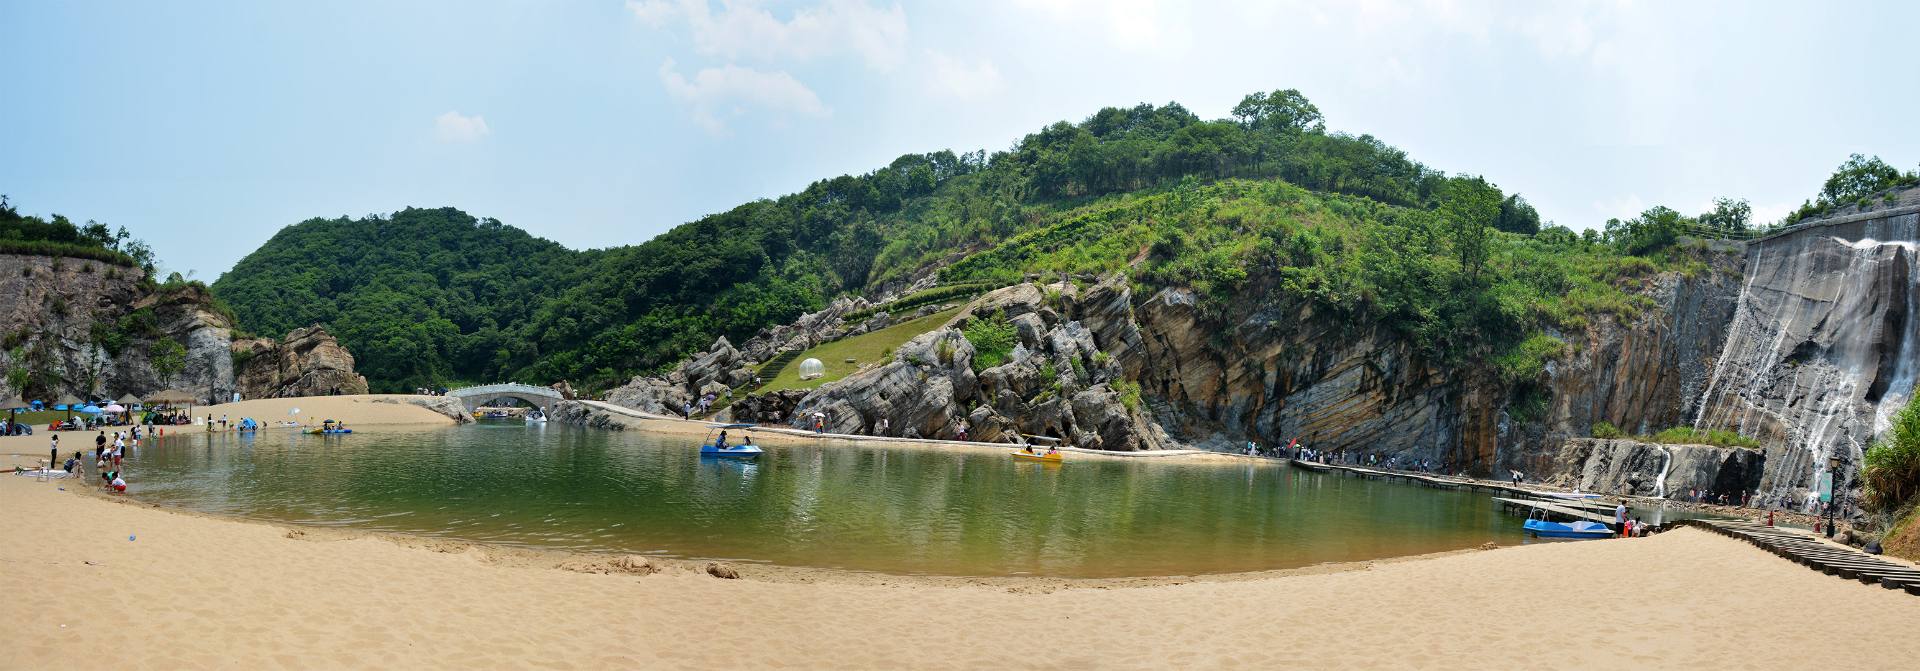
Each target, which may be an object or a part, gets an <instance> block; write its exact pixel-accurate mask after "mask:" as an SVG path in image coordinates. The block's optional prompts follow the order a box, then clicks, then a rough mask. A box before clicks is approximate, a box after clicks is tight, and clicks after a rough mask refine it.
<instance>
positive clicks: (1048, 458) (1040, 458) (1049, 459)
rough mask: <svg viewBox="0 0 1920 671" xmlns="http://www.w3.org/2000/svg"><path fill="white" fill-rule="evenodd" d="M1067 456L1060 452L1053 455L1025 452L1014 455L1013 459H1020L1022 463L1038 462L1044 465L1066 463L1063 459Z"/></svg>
mask: <svg viewBox="0 0 1920 671" xmlns="http://www.w3.org/2000/svg"><path fill="white" fill-rule="evenodd" d="M1065 456H1066V455H1064V454H1061V453H1059V452H1055V453H1053V454H1040V453H1035V452H1024V451H1022V452H1014V453H1013V458H1015V459H1019V460H1021V461H1037V462H1040V463H1043V464H1057V463H1060V462H1062V461H1064V459H1062V457H1065Z"/></svg>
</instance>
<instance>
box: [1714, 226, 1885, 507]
mask: <svg viewBox="0 0 1920 671" xmlns="http://www.w3.org/2000/svg"><path fill="white" fill-rule="evenodd" d="M1910 195H1911V194H1910ZM1917 243H1920V214H1914V213H1906V214H1899V213H1895V214H1892V215H1889V216H1874V215H1873V213H1865V214H1862V215H1857V216H1855V217H1852V218H1848V217H1841V218H1838V219H1836V220H1833V221H1831V222H1829V223H1816V224H1813V225H1810V226H1807V227H1805V228H1802V229H1797V230H1794V231H1792V232H1789V233H1785V234H1781V235H1778V236H1775V237H1772V238H1768V239H1763V240H1761V241H1758V242H1755V243H1754V244H1753V245H1752V246H1751V248H1750V250H1749V251H1748V253H1747V266H1748V268H1747V279H1746V283H1745V286H1744V288H1743V291H1742V293H1741V297H1740V303H1739V306H1738V309H1737V311H1736V315H1735V316H1734V317H1733V319H1732V326H1731V327H1730V336H1729V338H1728V339H1727V342H1726V346H1725V349H1724V351H1723V352H1721V353H1720V356H1719V358H1718V362H1717V366H1716V367H1715V369H1714V370H1713V373H1712V375H1711V377H1710V379H1709V382H1708V384H1707V385H1706V388H1705V391H1704V392H1703V393H1702V394H1701V396H1700V400H1699V402H1698V403H1697V404H1695V407H1694V413H1693V415H1692V417H1691V418H1690V419H1691V420H1692V421H1693V422H1694V423H1695V424H1697V425H1698V426H1701V427H1703V428H1720V429H1730V430H1735V431H1739V432H1741V433H1743V434H1746V435H1750V436H1754V437H1756V438H1759V439H1760V440H1761V441H1762V444H1763V445H1766V446H1767V460H1768V473H1767V477H1766V479H1765V481H1764V482H1763V483H1762V488H1763V489H1765V490H1767V491H1768V492H1769V493H1772V494H1775V495H1777V496H1781V497H1792V496H1795V495H1796V494H1798V493H1801V492H1804V491H1805V490H1806V489H1807V488H1809V487H1811V486H1812V485H1813V483H1814V480H1815V477H1816V475H1817V474H1818V473H1819V472H1820V471H1822V470H1824V469H1825V466H1826V462H1827V457H1828V455H1835V456H1838V457H1839V458H1840V460H1841V462H1842V464H1843V466H1842V471H1841V477H1840V482H1841V485H1842V488H1847V486H1846V485H1847V483H1848V482H1849V481H1850V480H1851V477H1850V475H1851V474H1853V473H1855V472H1857V469H1858V467H1859V465H1860V461H1861V453H1862V450H1863V449H1864V448H1865V447H1866V446H1867V445H1869V444H1870V443H1871V441H1872V438H1873V435H1874V434H1875V433H1876V432H1877V431H1879V430H1882V429H1883V428H1884V427H1885V425H1886V421H1887V418H1888V417H1889V416H1890V415H1891V414H1892V412H1893V411H1895V410H1897V409H1898V408H1899V407H1901V406H1902V405H1904V404H1905V403H1906V401H1907V399H1908V398H1910V397H1911V395H1912V393H1913V388H1914V372H1915V369H1916V367H1920V347H1916V345H1917V344H1920V317H1917V316H1916V309H1915V300H1916V294H1920V283H1916V277H1915V274H1916V273H1915V265H1916V255H1915V247H1916V244H1917Z"/></svg>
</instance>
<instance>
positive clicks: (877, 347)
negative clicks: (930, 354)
mask: <svg viewBox="0 0 1920 671" xmlns="http://www.w3.org/2000/svg"><path fill="white" fill-rule="evenodd" d="M959 311H960V309H959V308H953V309H950V310H945V311H942V312H936V313H934V314H930V315H927V316H925V317H921V318H919V319H912V320H908V321H904V322H901V323H898V324H894V325H893V326H889V327H887V328H883V329H880V330H878V331H874V332H872V333H864V334H861V335H857V336H854V337H851V338H842V339H840V340H836V341H833V342H830V343H827V344H824V345H821V346H819V347H815V348H813V349H810V350H807V351H805V352H802V353H801V354H800V356H798V357H796V358H794V360H793V363H789V364H787V367H786V368H785V369H782V370H781V371H780V374H779V375H777V376H775V377H774V378H773V380H772V381H770V382H768V383H767V385H766V386H765V387H762V388H761V391H763V392H765V391H778V390H781V389H817V388H819V387H820V385H823V384H826V383H828V382H832V381H834V380H838V379H841V378H844V377H846V376H848V375H852V374H853V373H854V372H855V371H858V370H859V369H860V366H862V365H864V364H870V363H880V362H882V361H883V360H884V359H885V358H887V357H890V356H892V354H893V350H895V349H898V348H899V347H900V345H902V344H905V343H906V342H907V341H908V340H912V339H913V338H914V336H917V335H920V334H922V333H926V332H928V331H931V330H934V329H936V328H939V327H940V325H941V324H944V323H946V321H947V320H948V319H952V318H953V316H954V315H955V314H957V313H959ZM809 358H813V359H819V360H820V363H822V364H825V365H826V371H827V374H826V375H823V376H820V377H818V378H814V379H812V380H805V381H803V380H801V379H800V362H802V361H806V360H807V359H809ZM847 359H853V360H854V362H853V363H847V362H846V360H847Z"/></svg>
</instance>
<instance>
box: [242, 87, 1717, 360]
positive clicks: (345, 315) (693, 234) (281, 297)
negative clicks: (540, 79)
mask: <svg viewBox="0 0 1920 671" xmlns="http://www.w3.org/2000/svg"><path fill="white" fill-rule="evenodd" d="M1656 210H1664V208H1656ZM1666 212H1671V211H1670V210H1666ZM1662 216H1663V215H1659V213H1658V212H1655V211H1654V210H1650V211H1649V213H1648V216H1644V217H1642V218H1637V219H1633V220H1629V221H1626V222H1615V224H1616V225H1617V228H1618V231H1617V232H1616V231H1612V230H1611V229H1610V233H1609V236H1608V237H1605V238H1602V237H1598V236H1594V235H1592V234H1589V235H1587V236H1585V237H1582V236H1577V235H1574V234H1573V233H1572V232H1571V231H1569V230H1567V229H1564V228H1550V229H1548V230H1546V231H1544V232H1542V231H1541V230H1540V221H1539V218H1538V215H1536V214H1535V213H1534V211H1533V208H1531V207H1530V206H1528V205H1527V203H1526V201H1525V200H1524V199H1521V198H1520V197H1519V196H1517V195H1510V194H1506V193H1504V192H1502V191H1501V190H1500V189H1499V188H1498V187H1496V186H1494V185H1493V184H1490V183H1488V182H1487V181H1485V180H1483V179H1481V178H1478V177H1470V176H1462V175H1451V176H1450V175H1447V174H1444V173H1442V172H1440V171H1438V170H1434V169H1432V168H1429V167H1427V166H1424V165H1422V164H1420V163H1418V162H1415V161H1413V160H1411V159H1409V158H1408V157H1407V156H1406V155H1405V153H1404V152H1401V151H1400V150H1398V149H1395V148H1393V147H1391V146H1389V145H1387V144H1385V143H1383V142H1381V141H1379V140H1377V139H1375V138H1373V137H1371V136H1367V135H1360V136H1353V135H1347V134H1343V133H1333V132H1328V131H1326V130H1325V125H1324V123H1323V122H1322V120H1321V118H1320V113H1319V111H1318V109H1316V108H1315V107H1314V106H1313V105H1312V104H1311V103H1310V102H1308V101H1307V100H1306V98H1304V97H1302V96H1300V95H1299V94H1298V93H1297V92H1294V91H1276V92H1273V93H1270V94H1254V95H1250V96H1248V97H1247V99H1246V100H1245V101H1244V102H1243V103H1242V104H1241V105H1240V106H1238V107H1236V108H1235V109H1234V118H1232V119H1222V120H1213V121H1208V120H1203V119H1201V118H1199V117H1198V116H1197V115H1194V114H1193V113H1191V112H1189V111H1188V110H1187V109H1185V108H1184V107H1181V106H1180V105H1178V104H1167V105H1164V106H1154V105H1144V104H1143V105H1138V106H1134V107H1130V108H1117V107H1115V108H1107V109H1103V110H1100V111H1098V112H1096V113H1094V114H1093V115H1092V116H1090V117H1088V118H1086V119H1085V120H1083V121H1081V122H1079V123H1068V122H1060V123H1055V124H1052V125H1050V126H1047V127H1046V128H1043V129H1041V130H1040V131H1038V132H1036V133H1033V134H1031V135H1028V136H1026V137H1024V138H1022V139H1021V140H1020V141H1019V142H1018V143H1016V144H1015V145H1014V147H1013V148H1012V149H1010V150H1008V151H1003V152H996V153H993V154H991V155H989V154H987V153H985V152H971V153H964V154H956V153H953V152H951V151H939V152H934V153H929V154H909V155H906V156H902V157H900V158H899V159H897V160H895V161H894V162H893V163H892V164H890V165H888V166H886V167H883V168H880V169H878V170H875V171H873V172H870V173H867V174H864V175H858V176H851V175H847V176H840V177H835V178H832V179H827V180H822V181H818V182H815V183H813V184H811V185H809V186H808V187H807V188H806V189H804V190H802V191H800V192H799V193H795V194H790V195H787V196H783V197H780V198H777V199H770V200H758V201H754V202H751V203H747V204H744V205H740V206H738V207H735V208H733V209H731V210H728V211H726V212H722V213H719V214H714V215H711V216H707V217H704V218H701V219H699V220H696V221H693V222H689V223H686V224H683V225H681V226H679V227H676V228H674V229H673V230H671V231H668V232H667V233H664V234H662V235H660V236H659V237H656V238H654V239H652V240H649V241H647V242H645V243H642V244H638V245H632V246H627V247H619V248H613V249H608V250H600V251H591V252H573V251H570V250H566V249H564V248H561V247H560V246H558V245H556V244H554V243H551V242H548V241H545V240H539V239H537V238H533V237H531V236H528V235H527V234H526V233H524V232H523V231H520V230H518V229H515V228H513V227H510V226H505V225H502V224H500V223H499V222H496V221H493V220H476V219H475V218H473V217H472V216H469V215H466V214H464V213H461V212H458V211H456V210H451V209H439V210H406V211H403V212H399V213H396V214H394V215H392V216H391V217H370V218H362V219H351V220H350V219H333V220H312V221H308V222H304V223H301V224H299V225H296V226H292V227H289V228H287V229H286V230H283V231H281V233H280V234H279V235H276V236H275V237H274V238H273V240H271V241H269V242H268V243H267V245H265V246H264V247H262V248H261V249H260V250H259V251H257V252H255V253H253V254H252V255H249V256H248V257H247V258H246V259H244V260H242V261H241V262H240V264H239V265H236V266H235V268H234V269H233V271H231V272H229V273H227V274H226V275H225V276H223V277H222V278H220V280H219V281H218V282H216V283H215V284H214V290H215V292H216V293H217V295H219V296H220V297H221V298H223V299H225V300H226V301H227V302H228V303H229V304H231V305H232V306H233V307H234V310H235V311H236V312H237V313H238V314H239V316H240V320H241V322H242V325H243V326H245V327H247V328H249V329H252V330H255V331H259V332H283V331H284V330H286V329H288V328H291V327H293V326H299V325H304V324H306V323H310V322H314V321H319V322H325V323H328V324H329V325H330V326H331V328H332V331H333V332H334V333H336V334H338V335H339V337H340V338H341V340H342V341H343V342H344V343H345V344H346V345H347V347H348V348H350V349H351V350H352V351H353V352H354V353H355V355H356V356H357V357H359V359H360V369H361V370H362V372H364V373H365V374H366V375H367V376H368V378H369V379H370V380H372V381H373V383H374V385H375V387H376V388H384V389H396V388H407V387H412V386H423V385H432V384H441V383H447V382H452V381H459V380H486V379H509V378H510V379H517V380H521V381H528V382H547V381H552V380H559V379H568V380H571V381H573V382H574V383H575V384H576V385H578V386H582V387H586V388H596V387H604V386H606V385H609V384H613V383H616V382H617V381H620V380H623V379H624V378H626V377H627V376H630V375H633V374H635V373H639V372H648V371H655V370H659V369H662V368H664V367H667V366H671V365H672V364H674V363H675V362H677V361H678V360H679V359H681V358H682V357H683V356H685V355H686V354H687V353H689V352H693V351H697V350H698V349H699V348H702V347H704V346H706V345H707V344H708V343H711V342H712V341H713V340H714V338H715V337H717V336H722V335H724V336H726V337H728V338H729V339H731V340H733V341H734V342H741V341H743V340H745V339H747V338H750V337H752V335H753V334H754V333H756V332H757V331H759V330H760V329H761V328H764V327H766V326H769V325H773V324H780V323H785V322H788V321H790V320H792V319H793V318H794V317H796V316H798V315H800V314H803V313H805V312H808V311H811V310H815V309H818V308H819V307H821V306H822V305H824V303H825V301H826V300H827V299H829V298H831V297H833V296H835V295H839V294H842V293H849V292H852V293H866V292H869V291H872V290H874V289H876V288H878V287H880V286H882V285H885V284H887V283H888V282H890V281H894V280H899V279H902V278H905V277H906V276H907V275H909V274H910V273H912V272H914V271H916V270H919V269H921V268H925V267H928V266H930V265H946V264H951V266H950V267H946V268H945V270H944V271H943V275H942V277H943V279H945V280H950V281H961V280H989V281H1006V280H1009V279H1014V278H1017V277H1018V276H1020V275H1022V274H1024V273H1030V272H1043V271H1044V272H1053V271H1089V272H1090V271H1107V270H1115V269H1121V268H1129V269H1131V270H1130V272H1132V273H1133V275H1134V277H1135V279H1136V281H1138V282H1143V283H1147V284H1186V285H1191V286H1194V287H1196V288H1200V289H1202V290H1203V291H1205V292H1207V293H1211V294H1213V295H1216V296H1219V297H1227V296H1230V295H1233V294H1234V292H1236V291H1241V290H1243V287H1242V283H1243V282H1244V281H1245V278H1246V277H1247V276H1248V274H1247V270H1248V269H1249V268H1267V269H1274V270H1279V271H1281V274H1282V275H1283V276H1284V277H1285V278H1286V283H1285V286H1284V287H1283V289H1284V290H1286V291H1296V292H1303V293H1306V294H1309V295H1311V296H1313V297H1315V298H1317V299H1319V300H1322V301H1324V302H1325V303H1326V304H1327V305H1329V306H1331V307H1333V308H1335V309H1338V310H1343V311H1347V312H1350V313H1354V314H1361V313H1364V314H1369V315H1374V316H1376V317H1378V318H1381V319H1386V320H1389V321H1391V322H1393V323H1395V324H1396V325H1397V326H1399V327H1400V328H1402V329H1403V330H1405V331H1406V332H1407V333H1408V334H1409V335H1410V336H1411V337H1413V338H1415V339H1417V340H1418V341H1419V342H1420V343H1421V344H1422V345H1423V346H1425V347H1427V348H1428V349H1429V350H1430V351H1431V352H1433V353H1434V354H1436V355H1439V356H1445V357H1450V358H1459V359H1462V360H1473V361H1484V362H1488V363H1491V364H1495V365H1499V366H1503V367H1506V368H1510V369H1515V371H1514V372H1515V373H1519V374H1524V369H1527V368H1530V367H1531V365H1533V364H1532V363H1531V362H1532V361H1534V360H1537V359H1538V358H1539V357H1540V356H1542V355H1543V354H1542V353H1544V352H1549V351H1552V350H1554V345H1553V343H1552V342H1548V341H1544V340H1541V339H1540V338H1541V337H1544V336H1540V337H1536V336H1539V329H1540V328H1541V327H1542V326H1544V325H1547V324H1551V323H1556V322H1558V323H1564V322H1566V321H1569V320H1578V319H1581V318H1583V317H1582V315H1584V314H1585V313H1587V312H1590V311H1593V310H1616V311H1618V310H1630V309H1632V307H1633V306H1632V305H1630V304H1628V302H1627V299H1626V297H1625V295H1624V294H1622V293H1620V292H1619V291H1618V290H1616V289H1615V288H1614V286H1613V283H1617V282H1619V281H1621V277H1622V276H1623V275H1631V274H1632V273H1634V272H1635V271H1634V268H1636V267H1639V268H1646V267H1650V265H1649V264H1650V263H1651V262H1648V261H1644V260H1642V261H1639V262H1638V263H1639V264H1641V265H1639V266H1636V265H1634V264H1625V265H1623V264H1621V263H1620V262H1618V259H1619V257H1620V254H1621V252H1619V251H1616V250H1620V249H1626V248H1627V247H1628V243H1627V242H1626V241H1629V240H1640V239H1642V238H1646V237H1647V236H1656V237H1657V236H1658V235H1661V234H1665V233H1671V231H1673V230H1677V228H1676V226H1677V225H1678V224H1677V223H1675V222H1671V221H1668V220H1667V219H1664V218H1662ZM1676 216H1677V215H1676ZM1686 222H1687V223H1689V224H1691V223H1692V222H1693V220H1691V219H1687V220H1686ZM1741 224H1742V225H1744V220H1743V221H1742V222H1741ZM1671 239H1672V236H1671V235H1668V236H1667V237H1666V238H1665V239H1664V240H1665V241H1670V240H1671ZM1658 249H1663V246H1662V245H1660V244H1651V245H1640V246H1637V247H1633V251H1636V252H1640V253H1653V252H1654V251H1656V250H1658ZM1663 258H1664V257H1663ZM1662 262H1664V261H1662ZM1566 296H1571V297H1572V298H1573V299H1574V300H1572V301H1563V300H1559V299H1560V298H1561V297H1566Z"/></svg>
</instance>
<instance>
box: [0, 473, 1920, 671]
mask: <svg viewBox="0 0 1920 671" xmlns="http://www.w3.org/2000/svg"><path fill="white" fill-rule="evenodd" d="M83 486H84V485H82V484H81V483H80V482H78V481H75V480H65V481H53V482H42V481H35V480H33V479H30V478H24V477H17V476H13V475H6V476H4V477H3V478H0V505H3V506H4V509H5V510H6V511H8V517H9V518H10V519H9V521H10V523H9V524H8V525H6V527H5V529H4V530H3V531H0V565H4V566H5V567H6V575H7V576H9V578H10V580H9V583H10V584H9V585H8V586H7V593H8V594H7V596H8V598H7V599H6V600H5V605H4V606H0V613H4V620H3V621H4V622H5V624H4V625H0V668H8V669H40V668H76V667H81V666H106V667H110V668H155V669H178V668H248V669H252V668H450V667H464V668H531V667H540V668H635V667H647V668H662V667H665V668H739V667H749V668H768V667H787V668H961V667H967V668H979V667H989V668H992V667H1012V668H1068V667H1072V668H1087V667H1100V668H1166V667H1274V666H1279V665H1287V666H1306V667H1345V668H1355V667H1360V668H1408V667H1421V668H1514V667H1534V668H1538V667H1553V668H1602V667H1604V668H1625V667H1653V666H1662V667H1665V666H1678V665H1698V664H1713V665H1716V666H1727V665H1732V666H1736V667H1737V666H1760V667H1763V668H1784V667H1790V666H1813V665H1825V664H1828V663H1830V662H1831V661H1833V660H1834V659H1836V658H1844V659H1846V660H1847V661H1848V665H1849V666H1853V667H1859V668H1907V667H1910V665H1911V664H1912V662H1913V660H1915V659H1916V658H1917V657H1920V640H1916V639H1914V638H1913V637H1912V631H1911V629H1912V623H1914V622H1920V599H1916V598H1914V597H1912V596H1909V595H1906V594H1903V593H1899V592H1894V591H1889V590H1885V589H1881V588H1878V587H1869V586H1866V585H1862V584H1860V583H1856V582H1852V581H1847V580H1841V579H1838V578H1833V577H1829V576H1824V575H1820V574H1818V573H1815V572H1813V571H1810V570H1807V569H1805V568H1802V567H1800V566H1796V565H1794V564H1791V563H1789V562H1786V561H1782V560H1780V559H1778V558H1775V557H1772V556H1770V555H1767V554H1764V553H1761V552H1759V551H1757V550H1754V549H1753V548H1751V547H1748V546H1746V545H1743V544H1740V543H1738V542H1736V541H1733V540H1730V539H1726V538H1721V537H1718V536H1713V535H1710V534H1707V533H1704V532H1699V531H1694V530H1690V529H1683V530H1679V531H1674V532H1670V533H1667V534H1663V535H1660V536H1657V537H1653V538H1648V539H1642V540H1632V541H1612V542H1598V541H1595V542H1586V543H1553V544H1544V545H1531V546H1523V547H1513V548H1504V549H1499V550H1491V551H1467V552H1456V553H1450V554H1445V555H1438V556H1431V557H1424V558H1414V559H1409V560H1396V561H1380V562H1366V563H1358V564H1352V565H1341V566H1331V567H1318V568H1317V569H1315V570H1303V571H1293V572H1284V573H1280V574H1256V575H1239V576H1217V577H1208V578H1201V579H1189V578H1179V577H1169V578H1161V579H1149V580H1136V581H1129V580H1118V581H1115V580H1108V581H1073V580H1060V579H1038V578H1036V579H1001V580H971V579H953V578H945V579H942V578H914V577H898V576H880V575H872V574H835V573H833V572H829V571H812V572H809V571H806V570H799V571H794V570H787V571H774V570H773V569H771V568H770V567H759V566H746V567H741V571H742V573H743V579H740V580H723V579H718V578H713V577H709V576H707V575H705V574H704V573H701V572H699V571H698V568H699V567H698V566H695V565H690V564H683V563H666V564H664V569H663V570H662V571H661V572H658V573H653V574H651V575H648V574H644V573H633V572H625V571H621V570H618V569H615V568H612V566H613V563H612V562H611V561H610V560H611V559H612V558H609V557H590V556H570V555H552V554H543V553H528V552H519V551H507V550H503V549H498V548H489V547H486V546H476V545H471V544H464V543H451V542H444V541H434V540H428V539H417V538H407V537H392V536H385V535H375V534H364V533H352V532H329V531H324V530H306V529H295V528H291V527H286V526H280V525H272V524H265V523H257V522H247V521H240V520H234V519H225V518H215V517H209V516H204V515H197V514H190V513H182V512H174V511H169V510H162V509H157V508H154V507H151V506H148V505H142V504H138V503H135V502H131V501H127V500H124V499H121V500H114V499H109V498H107V497H105V496H103V495H98V494H93V493H88V492H82V491H79V488H80V487H83ZM61 487H65V488H66V490H65V491H63V490H61V489H60V488H61ZM565 567H571V568H572V569H574V570H569V569H568V568H565ZM580 569H587V570H585V571H583V570H580Z"/></svg>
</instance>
